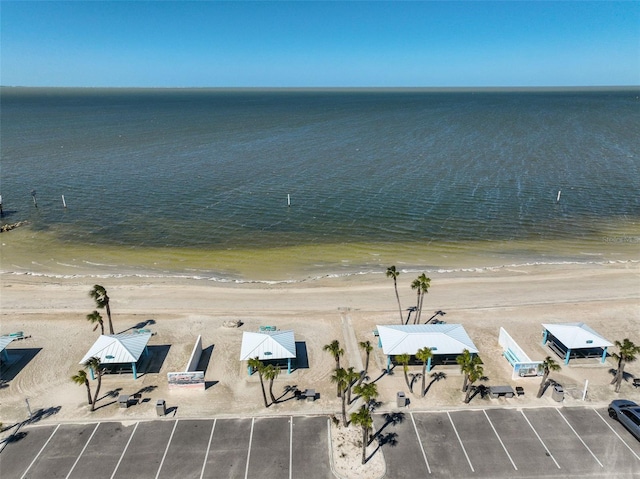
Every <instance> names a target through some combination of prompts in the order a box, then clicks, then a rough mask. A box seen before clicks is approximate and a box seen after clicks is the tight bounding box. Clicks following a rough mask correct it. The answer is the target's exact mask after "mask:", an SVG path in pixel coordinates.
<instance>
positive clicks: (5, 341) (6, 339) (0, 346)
mask: <svg viewBox="0 0 640 479" xmlns="http://www.w3.org/2000/svg"><path fill="white" fill-rule="evenodd" d="M14 339H15V338H12V337H11V336H0V352H2V351H4V348H6V347H7V346H9V343H11V341H13V340H14Z"/></svg>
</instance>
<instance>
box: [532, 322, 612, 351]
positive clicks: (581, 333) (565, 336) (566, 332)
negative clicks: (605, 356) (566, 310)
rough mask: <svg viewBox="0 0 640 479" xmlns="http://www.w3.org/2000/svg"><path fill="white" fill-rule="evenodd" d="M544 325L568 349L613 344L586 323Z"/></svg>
mask: <svg viewBox="0 0 640 479" xmlns="http://www.w3.org/2000/svg"><path fill="white" fill-rule="evenodd" d="M542 327H543V328H544V329H546V330H547V331H549V332H550V333H551V334H553V335H554V336H555V337H556V338H558V340H559V341H560V342H561V343H562V344H564V345H565V346H566V347H567V348H568V349H581V348H606V347H607V346H613V344H612V343H610V342H609V341H607V339H606V338H604V337H602V336H601V335H599V334H598V333H596V332H595V331H594V330H593V329H591V328H590V327H589V326H587V325H586V324H584V323H558V324H543V325H542Z"/></svg>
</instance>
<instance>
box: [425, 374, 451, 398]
mask: <svg viewBox="0 0 640 479" xmlns="http://www.w3.org/2000/svg"><path fill="white" fill-rule="evenodd" d="M431 378H432V379H431V381H429V384H428V385H427V387H426V388H425V390H424V395H425V396H426V395H427V393H428V392H429V390H430V389H431V386H433V384H434V383H436V382H438V381H442V380H443V379H447V375H446V373H443V372H436V373H433V374H432V375H431Z"/></svg>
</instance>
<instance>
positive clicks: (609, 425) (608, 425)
mask: <svg viewBox="0 0 640 479" xmlns="http://www.w3.org/2000/svg"><path fill="white" fill-rule="evenodd" d="M592 409H593V412H595V413H596V414H597V415H598V417H599V418H600V419H602V422H604V423H605V424H606V425H607V427H608V428H609V429H611V431H612V432H613V433H614V434H615V435H616V436H618V439H620V440H621V441H622V444H624V445H625V446H627V449H629V450H630V451H631V454H633V455H634V456H636V459H638V460H639V461H640V456H638V455H637V454H636V452H635V451H634V450H633V449H631V447H630V446H629V444H627V443H626V441H625V440H624V439H622V437H620V434H618V433H617V432H616V430H615V429H614V428H612V427H611V424H609V423H608V422H607V420H606V419H605V418H603V417H602V415H601V414H600V413H599V412H598V411H596V409H595V408H592Z"/></svg>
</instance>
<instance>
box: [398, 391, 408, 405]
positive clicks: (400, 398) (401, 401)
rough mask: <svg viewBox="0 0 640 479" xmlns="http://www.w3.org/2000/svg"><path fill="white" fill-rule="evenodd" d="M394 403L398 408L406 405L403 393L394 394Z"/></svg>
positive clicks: (405, 397)
mask: <svg viewBox="0 0 640 479" xmlns="http://www.w3.org/2000/svg"><path fill="white" fill-rule="evenodd" d="M396 403H397V405H398V407H405V406H406V405H407V396H405V395H404V392H402V391H398V394H396Z"/></svg>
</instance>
